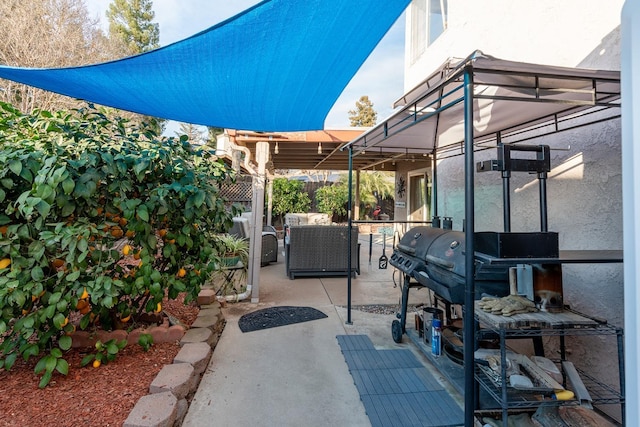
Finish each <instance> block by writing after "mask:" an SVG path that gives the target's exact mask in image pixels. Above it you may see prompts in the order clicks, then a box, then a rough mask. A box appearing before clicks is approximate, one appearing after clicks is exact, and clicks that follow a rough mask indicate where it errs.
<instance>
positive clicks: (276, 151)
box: [273, 141, 280, 154]
mask: <svg viewBox="0 0 640 427" xmlns="http://www.w3.org/2000/svg"><path fill="white" fill-rule="evenodd" d="M279 152H280V149H279V148H278V141H276V146H275V147H274V148H273V153H274V154H278V153H279Z"/></svg>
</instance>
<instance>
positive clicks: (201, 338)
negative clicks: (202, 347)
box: [180, 328, 217, 347]
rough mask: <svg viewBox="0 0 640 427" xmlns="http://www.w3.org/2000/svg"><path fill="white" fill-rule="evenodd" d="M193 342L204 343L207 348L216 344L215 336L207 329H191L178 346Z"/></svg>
mask: <svg viewBox="0 0 640 427" xmlns="http://www.w3.org/2000/svg"><path fill="white" fill-rule="evenodd" d="M194 342H206V343H207V344H208V345H209V347H213V345H214V343H215V342H217V336H216V335H214V333H213V332H212V331H211V329H209V328H191V329H189V330H188V331H187V332H186V333H185V334H184V336H183V337H182V339H181V340H180V345H185V344H189V343H194Z"/></svg>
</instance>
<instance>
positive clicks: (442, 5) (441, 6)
mask: <svg viewBox="0 0 640 427" xmlns="http://www.w3.org/2000/svg"><path fill="white" fill-rule="evenodd" d="M447 9H448V5H447V0H429V12H428V16H429V28H428V31H429V33H428V34H429V38H428V40H427V46H429V45H430V44H431V43H433V42H434V41H436V39H437V38H438V37H440V34H442V33H443V32H444V30H445V29H446V28H447Z"/></svg>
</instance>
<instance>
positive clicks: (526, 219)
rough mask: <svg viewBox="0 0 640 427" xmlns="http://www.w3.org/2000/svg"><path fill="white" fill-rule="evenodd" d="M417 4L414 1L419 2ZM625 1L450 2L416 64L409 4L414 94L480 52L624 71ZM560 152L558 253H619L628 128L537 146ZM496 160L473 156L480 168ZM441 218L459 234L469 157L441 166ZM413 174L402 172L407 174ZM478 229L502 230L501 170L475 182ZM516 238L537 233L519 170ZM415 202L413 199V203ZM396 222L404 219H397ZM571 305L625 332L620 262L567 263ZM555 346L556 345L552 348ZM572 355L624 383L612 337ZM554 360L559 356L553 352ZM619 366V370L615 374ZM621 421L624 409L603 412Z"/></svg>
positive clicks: (534, 205)
mask: <svg viewBox="0 0 640 427" xmlns="http://www.w3.org/2000/svg"><path fill="white" fill-rule="evenodd" d="M414 3H415V1H414ZM622 4H623V1H621V0H615V1H610V2H595V1H579V0H567V1H564V0H563V1H548V0H542V1H533V0H524V1H516V2H514V1H509V0H483V1H478V0H449V1H448V6H449V13H448V28H447V29H446V30H445V31H444V32H443V33H442V34H441V35H440V37H439V38H438V39H436V40H435V42H433V43H432V44H431V45H430V46H429V47H427V48H426V50H425V53H424V54H423V55H422V56H421V57H419V58H410V52H411V46H410V40H411V32H412V28H411V22H412V19H411V13H412V9H411V7H410V8H409V9H408V12H407V17H406V23H407V25H406V28H407V29H406V48H405V88H406V89H407V90H409V89H410V88H413V87H415V86H416V85H417V84H418V83H419V82H420V81H422V80H423V79H424V78H426V77H427V76H428V75H429V74H431V73H432V72H433V71H434V70H436V69H437V68H438V67H439V66H440V65H441V64H442V63H443V62H445V60H446V59H447V58H449V57H460V58H464V57H466V56H468V55H469V54H470V53H472V52H473V51H474V50H476V49H480V50H482V51H483V52H484V53H486V54H488V55H492V56H495V57H498V58H501V59H507V60H515V61H522V62H531V63H541V64H551V65H561V66H575V67H584V68H599V69H611V70H619V69H620V34H619V29H620V26H619V24H620V13H621V9H622ZM528 144H532V145H538V144H547V145H550V146H551V148H552V149H553V151H552V152H551V153H552V158H551V165H552V168H553V171H552V172H551V174H550V178H549V179H548V182H547V193H548V224H549V230H550V231H557V232H559V238H560V249H622V241H623V230H622V173H621V163H622V162H621V124H620V120H619V119H613V120H608V121H605V122H603V123H599V124H592V125H588V126H586V127H582V128H578V129H575V130H572V131H566V132H562V133H558V134H554V135H550V136H544V137H540V138H537V139H533V140H531V141H529V142H528ZM496 157H497V153H496V152H495V151H494V150H487V151H482V152H477V153H476V158H475V160H476V162H477V161H481V160H489V159H495V158H496ZM437 170H438V213H439V215H440V216H451V217H452V218H453V223H454V229H458V230H459V229H461V224H462V220H463V216H464V158H463V157H462V156H460V157H453V158H449V159H443V160H439V161H438V169H437ZM408 172H409V171H402V173H404V174H405V178H406V177H407V174H408ZM475 189H476V191H475V212H476V221H475V228H476V231H501V230H503V223H502V182H501V178H500V173H499V172H486V173H480V174H476V175H475ZM511 190H512V191H511V206H512V212H511V219H512V226H511V229H512V230H513V231H538V230H540V220H539V218H540V217H539V197H538V194H539V193H538V182H537V179H536V178H535V176H534V175H528V174H522V173H513V175H512V180H511ZM408 204H409V202H408V201H407V205H408ZM396 215H397V214H396ZM563 287H564V300H565V303H566V304H569V305H570V306H571V307H572V308H574V309H577V310H579V311H582V312H585V313H588V314H590V315H594V316H598V317H601V318H605V319H607V320H608V321H609V322H610V323H611V324H614V325H620V326H622V325H623V319H624V315H623V268H622V265H621V264H600V265H591V264H590V265H564V266H563ZM546 343H547V345H550V346H551V345H554V343H555V341H553V342H551V341H549V340H548V341H547V342H546ZM568 346H569V351H570V358H571V359H572V360H574V362H575V361H579V365H580V366H581V367H583V368H584V369H586V370H587V371H588V372H590V373H591V374H593V375H594V376H595V377H596V378H598V379H600V380H602V381H604V382H606V383H608V384H611V385H612V386H614V387H616V386H617V381H616V380H615V378H618V377H617V372H615V371H614V370H615V366H616V363H615V357H616V347H615V340H612V339H610V338H609V337H607V338H603V337H585V338H575V337H572V338H571V339H569V340H568ZM548 353H549V354H550V355H551V356H554V354H553V352H548ZM612 369H614V370H612ZM605 409H607V410H611V411H612V414H613V415H614V416H616V417H617V418H619V414H618V411H617V408H613V407H611V408H605Z"/></svg>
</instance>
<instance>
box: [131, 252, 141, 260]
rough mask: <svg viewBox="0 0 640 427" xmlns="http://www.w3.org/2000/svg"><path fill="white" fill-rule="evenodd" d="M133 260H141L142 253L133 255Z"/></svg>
mask: <svg viewBox="0 0 640 427" xmlns="http://www.w3.org/2000/svg"><path fill="white" fill-rule="evenodd" d="M133 258H134V259H140V251H138V252H136V253H135V254H133Z"/></svg>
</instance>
